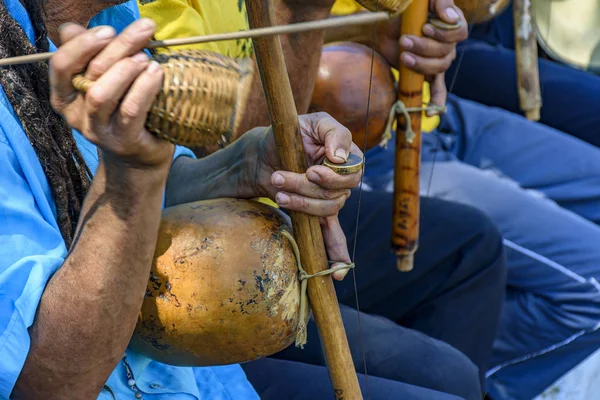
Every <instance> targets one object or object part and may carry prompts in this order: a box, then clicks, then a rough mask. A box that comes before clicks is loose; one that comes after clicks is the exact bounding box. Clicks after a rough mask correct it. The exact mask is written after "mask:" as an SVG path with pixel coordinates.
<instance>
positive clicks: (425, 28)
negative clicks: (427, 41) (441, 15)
mask: <svg viewBox="0 0 600 400" xmlns="http://www.w3.org/2000/svg"><path fill="white" fill-rule="evenodd" d="M423 33H424V34H425V35H427V36H433V35H435V30H434V29H433V26H432V25H429V24H425V26H423Z"/></svg>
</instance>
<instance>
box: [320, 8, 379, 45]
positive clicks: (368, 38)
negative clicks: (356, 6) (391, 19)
mask: <svg viewBox="0 0 600 400" xmlns="http://www.w3.org/2000/svg"><path fill="white" fill-rule="evenodd" d="M364 12H369V11H361V12H360V13H364ZM357 14H359V13H357ZM332 18H336V17H332ZM387 23H388V22H387V21H386V22H380V23H379V26H378V27H377V30H378V31H380V30H381V29H382V28H383V27H384V24H387ZM375 37H376V35H375V28H374V27H373V26H372V25H349V26H340V27H337V28H333V29H328V30H327V32H325V36H324V39H323V41H324V42H325V43H333V42H355V43H360V44H363V45H365V46H369V47H372V46H373V43H374V42H375V41H374V40H373V39H374V38H375Z"/></svg>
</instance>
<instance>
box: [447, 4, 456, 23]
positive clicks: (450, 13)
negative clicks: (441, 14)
mask: <svg viewBox="0 0 600 400" xmlns="http://www.w3.org/2000/svg"><path fill="white" fill-rule="evenodd" d="M446 16H447V17H448V18H449V19H450V20H452V22H456V21H458V13H457V12H456V10H455V9H454V8H452V7H448V8H446Z"/></svg>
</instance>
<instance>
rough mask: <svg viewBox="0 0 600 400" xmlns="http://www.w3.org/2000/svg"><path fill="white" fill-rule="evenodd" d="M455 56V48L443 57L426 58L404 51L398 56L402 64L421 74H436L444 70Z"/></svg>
mask: <svg viewBox="0 0 600 400" xmlns="http://www.w3.org/2000/svg"><path fill="white" fill-rule="evenodd" d="M455 57H456V50H453V51H452V52H451V53H450V54H448V55H447V56H445V57H443V58H426V57H421V56H418V55H416V54H414V53H410V52H404V53H402V55H401V56H400V60H401V62H402V64H404V65H405V66H406V67H408V68H410V69H412V70H413V71H415V72H417V73H419V74H422V75H437V74H441V73H443V72H446V71H447V70H448V68H450V65H451V64H452V61H453V60H454V58H455Z"/></svg>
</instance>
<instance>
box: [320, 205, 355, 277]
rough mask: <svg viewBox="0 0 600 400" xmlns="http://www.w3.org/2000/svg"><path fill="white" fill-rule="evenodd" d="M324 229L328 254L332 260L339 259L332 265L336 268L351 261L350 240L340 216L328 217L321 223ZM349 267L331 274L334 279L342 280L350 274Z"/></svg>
mask: <svg viewBox="0 0 600 400" xmlns="http://www.w3.org/2000/svg"><path fill="white" fill-rule="evenodd" d="M321 229H322V231H323V240H324V242H325V248H326V249H327V256H328V258H329V259H330V260H331V261H339V262H337V263H334V264H332V265H331V266H330V268H336V267H341V266H345V265H347V264H348V263H350V254H349V252H348V242H347V241H346V235H345V234H344V231H343V230H342V227H341V225H340V221H339V219H338V216H337V215H335V216H331V217H326V218H324V219H323V221H322V223H321ZM348 271H349V269H343V270H340V271H336V272H334V273H333V274H331V276H332V277H333V279H335V280H338V281H341V280H343V279H344V277H345V276H346V275H347V274H348Z"/></svg>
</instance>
